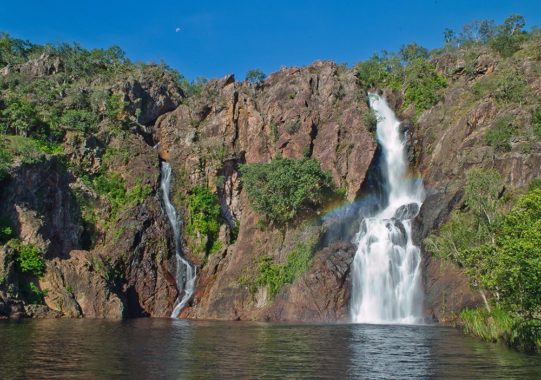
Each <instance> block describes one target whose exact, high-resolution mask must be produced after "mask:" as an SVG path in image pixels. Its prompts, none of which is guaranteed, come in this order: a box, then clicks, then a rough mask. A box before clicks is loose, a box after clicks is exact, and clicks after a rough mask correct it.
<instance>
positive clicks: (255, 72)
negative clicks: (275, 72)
mask: <svg viewBox="0 0 541 380" xmlns="http://www.w3.org/2000/svg"><path fill="white" fill-rule="evenodd" d="M265 78H267V76H266V75H265V73H264V72H263V71H261V70H260V69H252V70H249V71H248V72H247V73H246V81H248V82H249V83H251V84H255V85H260V84H262V83H263V82H264V81H265Z"/></svg>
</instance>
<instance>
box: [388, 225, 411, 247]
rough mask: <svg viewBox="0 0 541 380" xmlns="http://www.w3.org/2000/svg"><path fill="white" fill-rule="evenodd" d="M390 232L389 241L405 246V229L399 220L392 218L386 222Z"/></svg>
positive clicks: (406, 238) (406, 239)
mask: <svg viewBox="0 0 541 380" xmlns="http://www.w3.org/2000/svg"><path fill="white" fill-rule="evenodd" d="M387 228H388V229H389V230H390V232H391V242H392V243H393V244H394V245H398V246H400V247H405V246H406V243H407V241H408V237H407V234H406V229H405V228H404V225H403V224H402V222H401V221H400V220H394V221H392V222H389V223H388V227H387Z"/></svg>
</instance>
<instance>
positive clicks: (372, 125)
mask: <svg viewBox="0 0 541 380" xmlns="http://www.w3.org/2000/svg"><path fill="white" fill-rule="evenodd" d="M363 122H364V124H365V125H366V127H367V128H368V130H369V131H370V132H372V133H376V130H377V126H378V116H377V115H376V113H375V112H374V110H372V109H369V110H368V111H367V112H366V113H365V114H364V115H363Z"/></svg>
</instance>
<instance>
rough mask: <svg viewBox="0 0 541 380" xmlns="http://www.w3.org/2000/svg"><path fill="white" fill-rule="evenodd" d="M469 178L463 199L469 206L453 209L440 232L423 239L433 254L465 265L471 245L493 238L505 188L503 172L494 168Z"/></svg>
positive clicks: (475, 170) (476, 170) (471, 175)
mask: <svg viewBox="0 0 541 380" xmlns="http://www.w3.org/2000/svg"><path fill="white" fill-rule="evenodd" d="M466 177H467V178H466V186H465V189H464V201H465V204H466V205H467V209H466V210H465V211H461V210H456V211H453V212H452V213H451V217H450V218H449V220H448V221H447V222H446V223H445V224H443V225H442V226H441V227H440V229H439V231H438V232H437V233H432V234H431V235H429V236H428V237H427V238H426V240H425V242H424V243H425V246H426V248H427V249H428V250H429V251H430V252H432V253H433V254H434V255H436V256H439V257H443V258H447V259H451V260H453V261H454V262H456V263H458V264H460V265H461V266H464V267H467V262H468V249H469V248H471V247H472V246H478V245H482V244H485V243H487V242H490V241H492V239H493V234H494V230H495V228H496V227H497V226H498V223H499V219H500V213H499V210H498V208H499V206H500V199H499V195H500V191H501V189H502V187H503V184H502V179H501V176H500V174H499V173H498V172H497V171H496V170H493V169H489V170H484V169H472V170H470V171H469V172H468V173H467V175H466ZM475 268H476V267H475V266H474V268H472V270H473V269H475ZM466 269H467V268H466ZM472 274H473V273H472Z"/></svg>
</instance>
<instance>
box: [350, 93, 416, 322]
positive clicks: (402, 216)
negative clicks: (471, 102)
mask: <svg viewBox="0 0 541 380" xmlns="http://www.w3.org/2000/svg"><path fill="white" fill-rule="evenodd" d="M369 101H370V107H371V108H372V110H373V111H374V112H375V113H376V116H377V119H378V122H377V139H378V143H379V145H380V147H381V149H382V153H383V160H382V166H383V167H382V168H381V173H382V177H383V178H381V179H380V180H381V182H382V183H383V187H384V189H383V190H384V194H385V196H384V197H383V198H384V199H382V200H381V204H379V205H378V206H379V210H378V211H376V212H375V214H374V215H371V216H370V217H366V218H364V219H363V220H362V222H361V225H360V228H359V231H358V233H357V235H356V236H355V243H356V244H357V252H356V254H355V259H354V261H353V272H352V273H353V288H352V302H351V318H352V321H353V322H359V323H381V324H382V323H389V324H393V323H396V324H411V323H418V322H420V321H421V319H422V289H421V269H420V264H421V255H420V250H419V248H418V247H416V246H415V245H414V244H413V242H412V237H411V220H412V219H413V218H414V217H415V216H416V215H417V214H418V212H419V208H420V206H421V204H422V202H423V199H424V189H423V185H422V182H421V181H415V180H412V179H411V178H409V177H408V161H407V159H406V151H405V150H406V141H405V138H404V136H403V133H401V131H400V121H399V120H398V119H397V118H396V116H395V114H394V112H393V111H392V110H391V108H390V107H389V105H388V104H387V102H386V101H385V99H384V98H383V97H381V96H379V95H377V94H369Z"/></svg>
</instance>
